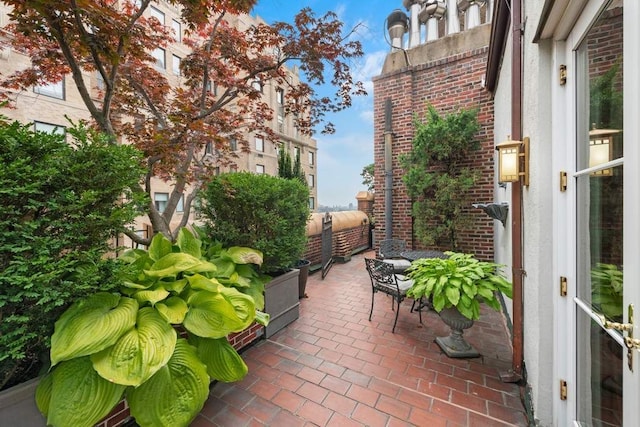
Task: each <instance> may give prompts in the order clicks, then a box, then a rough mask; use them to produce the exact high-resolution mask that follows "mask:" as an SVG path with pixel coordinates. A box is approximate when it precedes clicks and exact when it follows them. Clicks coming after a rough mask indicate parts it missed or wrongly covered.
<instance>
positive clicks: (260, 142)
mask: <svg viewBox="0 0 640 427" xmlns="http://www.w3.org/2000/svg"><path fill="white" fill-rule="evenodd" d="M256 151H261V152H264V138H262V137H261V136H256Z"/></svg>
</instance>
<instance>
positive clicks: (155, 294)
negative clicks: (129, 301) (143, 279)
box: [133, 284, 169, 305]
mask: <svg viewBox="0 0 640 427" xmlns="http://www.w3.org/2000/svg"><path fill="white" fill-rule="evenodd" d="M168 296H169V291H167V290H166V289H165V288H163V287H162V285H160V284H158V285H157V286H155V287H154V288H153V289H142V290H139V291H136V292H135V293H134V294H133V297H134V298H135V299H136V301H138V303H140V304H145V303H147V302H148V303H150V304H151V305H155V304H156V303H158V302H160V301H163V300H165V299H166V298H167V297H168Z"/></svg>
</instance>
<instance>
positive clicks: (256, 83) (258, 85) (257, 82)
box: [251, 80, 263, 93]
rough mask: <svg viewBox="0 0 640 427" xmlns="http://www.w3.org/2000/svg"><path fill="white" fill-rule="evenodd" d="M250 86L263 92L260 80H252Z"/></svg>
mask: <svg viewBox="0 0 640 427" xmlns="http://www.w3.org/2000/svg"><path fill="white" fill-rule="evenodd" d="M251 86H252V87H253V88H254V89H255V90H257V91H258V92H260V93H263V90H262V82H261V81H260V80H254V81H253V82H252V83H251Z"/></svg>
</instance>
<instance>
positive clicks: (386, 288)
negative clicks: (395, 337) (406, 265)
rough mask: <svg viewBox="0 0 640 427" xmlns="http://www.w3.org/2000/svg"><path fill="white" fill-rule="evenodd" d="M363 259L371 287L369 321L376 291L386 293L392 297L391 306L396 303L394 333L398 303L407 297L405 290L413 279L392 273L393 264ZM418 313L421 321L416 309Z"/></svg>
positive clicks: (393, 331) (373, 259)
mask: <svg viewBox="0 0 640 427" xmlns="http://www.w3.org/2000/svg"><path fill="white" fill-rule="evenodd" d="M364 261H365V264H366V266H367V271H368V272H369V277H370V278H371V288H372V291H373V293H372V295H371V311H370V312H369V321H371V316H372V315H373V302H374V297H375V295H376V292H382V293H384V294H387V295H389V296H391V297H392V298H393V299H392V301H391V308H392V309H394V305H397V308H395V312H396V319H395V321H394V322H393V329H392V330H391V332H392V333H395V331H396V324H397V323H398V313H399V312H400V303H401V302H402V301H404V299H405V298H406V297H407V290H408V289H409V288H410V287H411V286H412V285H413V280H410V279H407V278H405V277H403V276H401V275H398V274H396V273H394V271H393V265H392V264H389V263H387V262H385V261H383V260H380V259H375V258H365V260H364ZM414 305H415V301H414ZM411 311H413V306H412V307H411ZM418 313H419V316H420V323H422V312H421V311H418Z"/></svg>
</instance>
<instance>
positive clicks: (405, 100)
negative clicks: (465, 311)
mask: <svg viewBox="0 0 640 427" xmlns="http://www.w3.org/2000/svg"><path fill="white" fill-rule="evenodd" d="M422 47H423V48H424V47H426V48H428V47H429V44H428V43H427V44H426V45H425V46H422ZM418 48H420V47H418ZM418 48H416V49H418ZM487 52H488V46H485V47H480V48H474V49H471V50H468V51H463V52H460V53H455V54H450V55H448V56H444V57H441V58H437V59H432V60H428V61H426V62H423V63H419V64H417V65H412V66H406V67H403V68H401V69H399V70H394V71H392V72H389V73H386V74H385V73H384V71H383V74H382V75H380V76H378V77H377V78H375V79H374V162H375V172H374V175H375V194H376V202H375V204H374V217H375V218H376V228H375V230H374V241H375V242H379V241H380V240H381V239H384V238H385V235H386V233H385V229H384V227H385V205H384V204H385V188H384V187H385V174H384V128H385V101H386V100H387V99H391V104H392V113H391V122H392V130H393V143H392V163H393V190H392V191H393V199H392V200H393V202H392V206H393V208H392V213H391V216H392V230H391V234H392V237H393V238H397V239H404V240H405V241H406V242H407V245H408V246H410V247H411V248H414V249H424V247H423V245H421V243H420V242H419V241H417V239H416V237H415V235H414V232H413V218H412V216H411V209H412V201H411V200H410V199H409V197H408V195H407V191H406V187H405V185H404V183H403V181H402V177H403V175H404V171H403V170H402V169H401V167H400V163H399V156H400V155H401V154H403V153H407V152H408V151H410V150H411V148H412V139H413V136H414V126H413V119H414V117H415V116H417V117H419V118H422V117H424V114H425V112H426V110H427V105H428V104H431V105H433V106H434V107H435V108H436V110H437V111H438V112H439V114H441V115H445V114H447V113H450V112H454V111H457V110H459V109H461V108H465V109H468V108H476V109H477V110H478V122H479V123H480V126H481V130H480V131H479V133H478V134H477V135H476V137H477V138H478V140H479V141H480V142H481V149H480V151H478V152H477V155H475V156H474V157H473V158H470V159H469V165H471V166H472V167H473V168H474V169H476V170H478V171H480V172H481V177H480V179H479V181H478V184H477V185H476V187H475V188H474V189H473V190H472V200H473V202H478V203H488V202H491V201H493V185H494V184H493V183H494V166H493V165H494V160H493V159H494V146H493V114H494V113H493V102H492V100H491V97H490V94H489V93H488V92H487V91H486V90H484V88H483V86H482V81H483V77H484V73H485V65H486V58H487ZM504 137H505V139H506V137H507V135H505V136H504ZM465 213H466V214H469V215H471V216H472V218H473V226H472V227H470V228H469V229H468V230H462V232H461V233H460V242H461V243H460V247H459V248H458V249H459V250H461V251H464V252H472V253H475V254H476V255H477V256H478V257H479V258H482V259H493V227H494V224H493V221H494V220H493V219H491V218H489V217H488V216H487V215H486V214H485V213H484V212H483V211H482V210H480V209H474V208H473V207H471V206H469V207H468V209H466V211H465ZM438 249H444V250H446V249H450V248H438Z"/></svg>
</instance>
